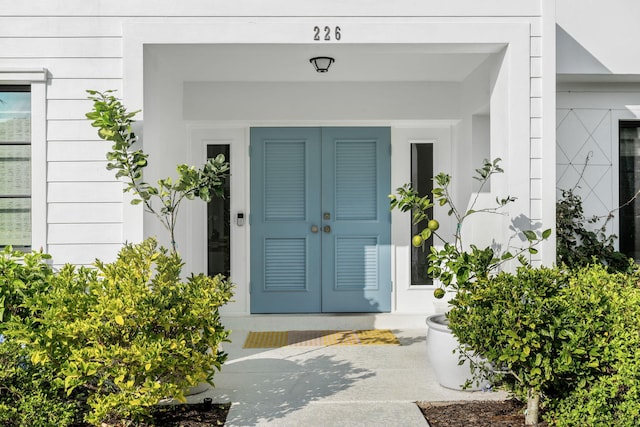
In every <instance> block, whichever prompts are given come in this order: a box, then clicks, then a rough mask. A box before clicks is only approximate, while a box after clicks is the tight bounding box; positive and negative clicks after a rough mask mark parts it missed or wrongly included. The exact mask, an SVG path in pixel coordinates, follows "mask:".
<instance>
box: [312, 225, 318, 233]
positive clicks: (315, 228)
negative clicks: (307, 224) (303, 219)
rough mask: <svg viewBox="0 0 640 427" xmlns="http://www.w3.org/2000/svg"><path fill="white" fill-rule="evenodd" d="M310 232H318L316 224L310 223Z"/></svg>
mask: <svg viewBox="0 0 640 427" xmlns="http://www.w3.org/2000/svg"><path fill="white" fill-rule="evenodd" d="M311 232H312V233H317V232H318V226H317V225H312V226H311Z"/></svg>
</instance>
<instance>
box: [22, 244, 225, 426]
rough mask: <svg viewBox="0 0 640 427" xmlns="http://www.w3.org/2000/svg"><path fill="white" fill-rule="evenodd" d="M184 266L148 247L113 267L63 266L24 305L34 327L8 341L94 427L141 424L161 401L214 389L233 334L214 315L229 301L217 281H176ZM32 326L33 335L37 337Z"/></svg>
mask: <svg viewBox="0 0 640 427" xmlns="http://www.w3.org/2000/svg"><path fill="white" fill-rule="evenodd" d="M182 266H183V263H182V261H181V259H180V257H179V256H178V255H177V254H175V253H169V252H168V251H167V250H166V249H164V248H158V247H157V243H156V241H155V240H154V239H148V240H146V241H145V242H143V243H141V244H137V245H126V246H125V247H124V248H123V249H122V250H121V251H120V253H119V254H118V257H117V260H116V261H114V262H113V263H110V264H105V263H102V262H99V261H97V262H96V267H97V268H95V269H89V268H82V267H81V268H76V267H73V266H71V265H67V266H65V267H63V268H62V269H61V271H60V272H58V273H57V274H55V275H53V276H51V277H50V286H49V288H48V289H47V292H46V293H40V294H37V295H34V296H33V297H31V298H29V299H27V306H28V309H29V310H30V313H31V314H32V317H31V318H28V319H27V321H25V322H23V324H22V327H21V328H18V330H16V331H14V336H15V337H16V338H17V339H18V340H19V342H23V343H25V344H26V348H27V349H28V351H29V358H30V362H32V363H33V364H34V365H35V366H37V367H44V368H50V369H53V370H54V371H55V373H56V375H57V380H58V381H60V382H61V383H62V385H63V387H64V389H65V390H66V391H67V393H69V394H71V395H73V394H74V393H75V394H77V395H78V396H84V399H86V403H87V405H88V406H89V412H88V413H87V414H86V416H85V419H86V420H87V421H88V422H90V423H92V424H95V425H100V424H101V423H103V422H106V423H120V422H125V421H124V420H127V421H126V422H135V423H141V422H144V421H145V420H147V419H148V418H149V417H150V410H151V406H152V405H155V404H157V403H158V402H159V401H160V400H162V399H164V398H170V397H171V398H175V399H178V400H184V392H185V391H186V390H187V389H188V388H189V387H191V386H194V385H196V384H198V383H200V382H203V381H209V382H211V381H212V379H213V375H214V369H220V368H221V366H222V364H223V362H224V361H225V359H226V354H225V353H224V352H223V351H222V350H221V349H220V347H219V345H220V343H221V342H223V341H227V337H228V334H229V331H226V330H225V329H224V327H223V326H222V324H221V323H220V317H219V314H218V308H219V307H220V306H222V305H223V304H225V303H227V302H228V301H229V299H230V298H231V289H232V287H231V285H230V283H229V282H228V281H226V280H225V279H224V278H223V277H222V276H221V275H219V276H216V277H208V276H205V275H192V276H190V277H189V278H187V279H186V280H181V278H180V274H181V270H182ZM34 325H38V327H33V326H34Z"/></svg>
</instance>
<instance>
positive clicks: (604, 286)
mask: <svg viewBox="0 0 640 427" xmlns="http://www.w3.org/2000/svg"><path fill="white" fill-rule="evenodd" d="M638 279H639V277H638V274H637V273H635V274H627V275H623V274H609V273H607V272H606V271H605V270H604V269H603V268H602V267H599V266H598V267H591V268H588V269H582V270H580V271H579V272H578V273H577V274H576V277H575V278H574V286H572V288H573V289H574V293H573V294H572V298H571V299H570V300H569V301H568V304H567V306H568V308H569V310H568V311H570V312H572V314H573V316H572V318H573V320H574V321H581V324H579V326H578V327H576V330H578V331H583V334H582V337H576V339H577V340H578V339H579V340H581V341H584V342H586V343H588V347H587V348H588V351H589V354H590V355H591V357H592V358H593V360H594V363H596V362H597V364H598V365H597V373H596V375H592V376H590V377H588V378H584V380H582V381H579V382H578V383H577V384H576V385H575V387H574V388H572V389H570V390H568V392H567V393H565V395H564V397H563V398H560V399H554V400H552V401H551V402H550V406H551V408H550V410H549V412H548V416H547V418H548V421H549V423H550V424H552V425H556V426H562V427H565V426H566V427H568V426H597V427H600V426H602V427H605V426H607V427H608V426H621V427H627V426H628V427H632V426H638V425H640V288H638ZM605 298H606V300H607V302H608V304H601V307H600V308H598V307H595V305H594V306H592V307H591V308H593V309H596V310H598V311H595V312H594V313H588V312H583V310H581V309H580V307H579V304H580V301H584V300H594V299H596V300H597V299H601V300H603V299H605ZM580 312H582V315H581V316H579V317H578V316H576V314H578V313H580ZM591 326H593V327H591ZM586 331H589V332H590V334H587V333H585V332H586Z"/></svg>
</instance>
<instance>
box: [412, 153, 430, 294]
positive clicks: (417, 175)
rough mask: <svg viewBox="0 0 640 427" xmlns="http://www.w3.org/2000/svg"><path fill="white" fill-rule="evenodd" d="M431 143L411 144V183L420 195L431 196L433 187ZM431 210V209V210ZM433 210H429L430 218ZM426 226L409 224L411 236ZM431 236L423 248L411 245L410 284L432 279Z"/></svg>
mask: <svg viewBox="0 0 640 427" xmlns="http://www.w3.org/2000/svg"><path fill="white" fill-rule="evenodd" d="M432 178H433V144H411V185H412V186H413V188H415V189H416V191H417V192H418V194H419V195H420V196H426V195H429V196H431V190H432V189H433V181H432ZM432 211H433V210H432ZM432 215H433V212H429V218H432ZM426 226H427V221H423V222H421V223H419V224H416V225H413V224H412V225H411V236H414V235H416V234H417V233H418V232H420V231H421V230H422V229H424V228H425V227H426ZM431 245H433V237H432V238H430V239H429V240H427V241H426V242H425V244H424V246H423V247H424V249H422V248H416V247H414V246H413V245H411V284H412V285H431V284H433V281H432V279H431V278H429V276H428V275H427V268H428V261H427V255H428V253H429V248H430V247H431Z"/></svg>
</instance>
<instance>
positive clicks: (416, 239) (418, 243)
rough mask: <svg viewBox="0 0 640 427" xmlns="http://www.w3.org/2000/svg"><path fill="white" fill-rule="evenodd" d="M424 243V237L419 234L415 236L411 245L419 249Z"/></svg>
mask: <svg viewBox="0 0 640 427" xmlns="http://www.w3.org/2000/svg"><path fill="white" fill-rule="evenodd" d="M422 242H423V239H422V236H421V235H419V234H416V235H415V236H413V239H411V244H412V245H413V246H415V247H416V248H419V247H420V246H422Z"/></svg>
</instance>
